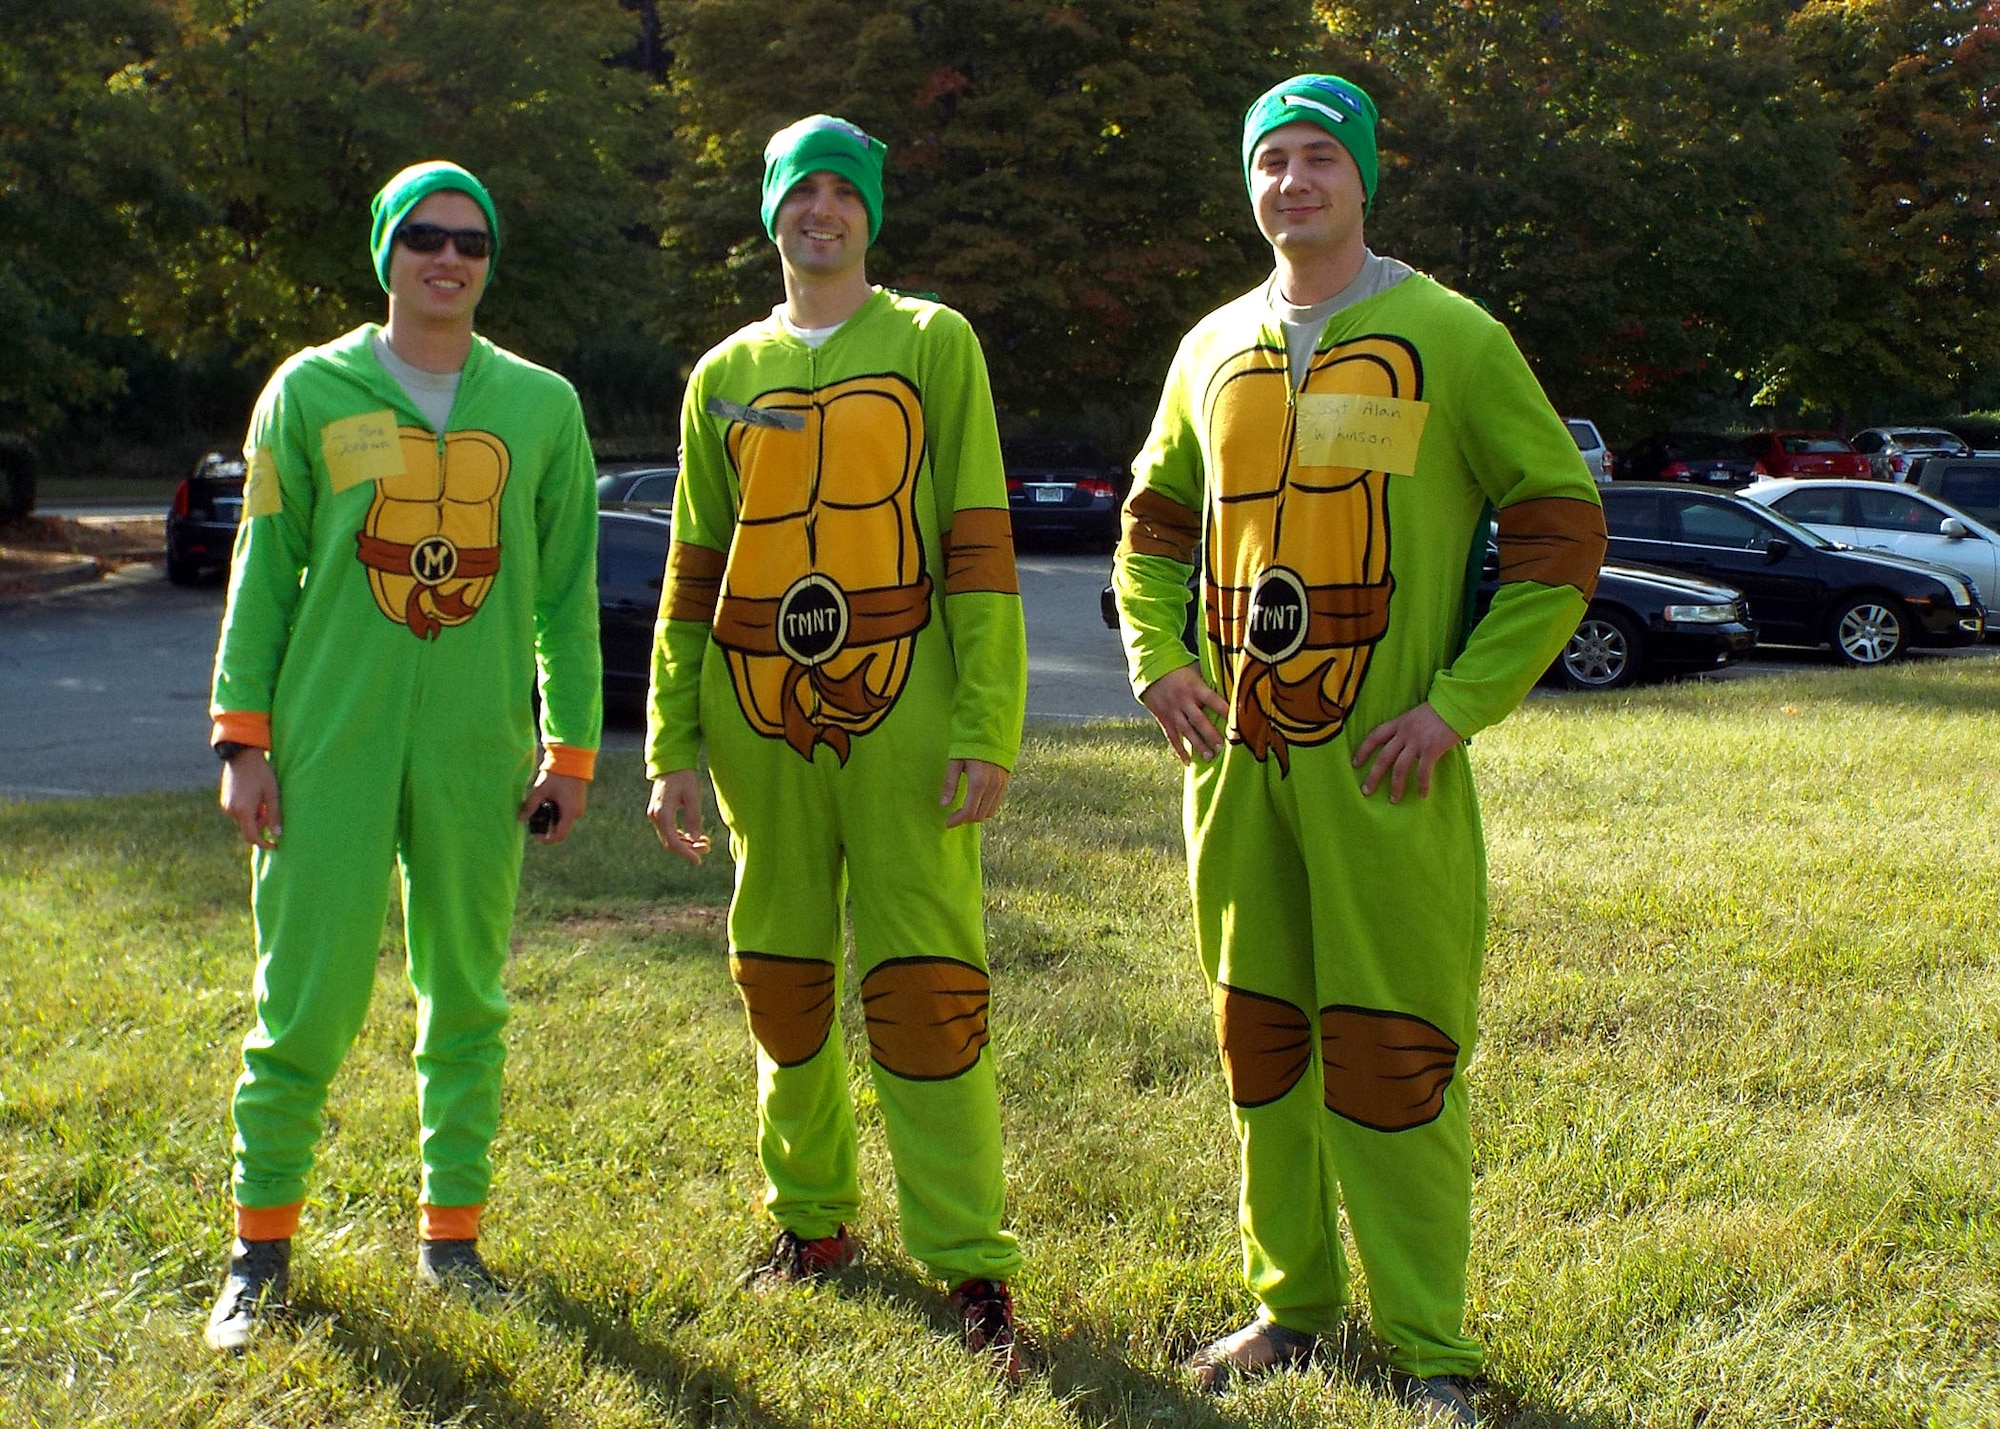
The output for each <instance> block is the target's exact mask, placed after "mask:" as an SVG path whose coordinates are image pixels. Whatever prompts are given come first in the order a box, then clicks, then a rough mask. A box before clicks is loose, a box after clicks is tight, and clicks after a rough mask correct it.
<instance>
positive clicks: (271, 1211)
mask: <svg viewBox="0 0 2000 1429" xmlns="http://www.w3.org/2000/svg"><path fill="white" fill-rule="evenodd" d="M304 1205H305V1202H304V1201H294V1202H292V1203H291V1204H290V1205H289V1206H238V1207H237V1208H236V1238H237V1239H238V1240H290V1239H291V1238H292V1237H293V1236H294V1235H296V1234H298V1229H299V1210H300V1208H301V1207H302V1206H304Z"/></svg>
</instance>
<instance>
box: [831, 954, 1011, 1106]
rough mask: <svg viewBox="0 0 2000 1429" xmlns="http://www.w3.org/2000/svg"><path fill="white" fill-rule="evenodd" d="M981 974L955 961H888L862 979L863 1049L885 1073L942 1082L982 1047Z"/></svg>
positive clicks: (967, 1066) (984, 990)
mask: <svg viewBox="0 0 2000 1429" xmlns="http://www.w3.org/2000/svg"><path fill="white" fill-rule="evenodd" d="M989 995H990V992H989V987H988V983H987V978H986V974H985V973H983V972H981V971H980V970H979V969H978V968H976V967H974V966H972V964H970V963H962V962H959V961H958V960H957V959H956V958H891V959H890V960H889V961H888V962H885V963H878V964H877V965H876V967H875V969H874V971H872V972H870V973H869V974H868V976H867V977H865V978H863V979H862V980H861V1008H862V1011H863V1012H864V1013H865V1014H866V1015H867V1018H868V1050H869V1053H870V1054H871V1055H872V1056H873V1057H874V1058H875V1062H876V1064H877V1065H878V1066H880V1067H881V1068H882V1069H883V1070H884V1071H889V1072H894V1073H895V1074H896V1075H897V1076H899V1077H904V1078H907V1079H908V1080H910V1081H913V1082H942V1081H946V1080H948V1079H950V1078H952V1077H956V1076H958V1075H959V1074H961V1073H963V1072H966V1071H969V1070H971V1068H972V1067H973V1065H974V1064H975V1063H977V1062H978V1061H979V1053H980V1051H981V1050H982V1049H983V1048H984V1047H985V1046H986V1040H987V1034H986V1010H987V1000H988V997H989Z"/></svg>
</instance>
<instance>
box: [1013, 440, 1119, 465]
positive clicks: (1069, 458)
mask: <svg viewBox="0 0 2000 1429" xmlns="http://www.w3.org/2000/svg"><path fill="white" fill-rule="evenodd" d="M1000 453H1001V460H1002V462H1003V463H1005V464H1006V465H1007V466H1010V467H1035V466H1040V467H1065V466H1080V467H1102V466H1104V465H1105V461H1104V453H1103V452H1101V451H1099V450H1098V449H1097V447H1096V446H1095V445H1093V444H1092V443H1090V442H1085V441H1066V440H1064V439H1063V438H1060V437H1024V438H1022V439H1020V440H1018V441H1011V442H1002V443H1001V444H1000Z"/></svg>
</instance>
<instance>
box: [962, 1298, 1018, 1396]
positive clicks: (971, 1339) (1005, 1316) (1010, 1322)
mask: <svg viewBox="0 0 2000 1429" xmlns="http://www.w3.org/2000/svg"><path fill="white" fill-rule="evenodd" d="M951 1308H952V1309H954V1310H956V1311H958V1318H959V1322H960V1323H961V1324H962V1325H963V1326H964V1329H965V1347H966V1348H967V1349H968V1350H971V1351H972V1353H973V1354H975V1355H978V1356H980V1357H981V1358H982V1359H984V1360H985V1361H986V1362H987V1364H988V1365H990V1366H991V1367H992V1369H993V1372H994V1374H996V1375H998V1376H999V1377H1000V1380H1001V1382H1002V1383H1003V1384H1005V1385H1007V1386H1008V1387H1009V1388H1010V1389H1011V1388H1013V1387H1014V1386H1015V1385H1018V1384H1019V1383H1020V1382H1021V1377H1022V1376H1023V1375H1025V1374H1026V1373H1027V1370H1028V1363H1027V1359H1026V1357H1025V1356H1024V1355H1023V1354H1022V1345H1021V1337H1020V1333H1019V1331H1018V1330H1017V1329H1016V1328H1015V1325H1014V1296H1013V1294H1012V1292H1010V1291H1009V1290H1008V1289H1007V1285H1006V1282H1005V1281H1001V1280H968V1281H966V1282H965V1283H964V1284H963V1285H961V1286H959V1287H958V1289H956V1290H954V1291H952V1292H951Z"/></svg>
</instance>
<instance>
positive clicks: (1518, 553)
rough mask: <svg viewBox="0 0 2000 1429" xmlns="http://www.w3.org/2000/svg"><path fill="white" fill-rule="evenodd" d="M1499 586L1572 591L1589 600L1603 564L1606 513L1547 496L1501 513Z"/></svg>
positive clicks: (1592, 504)
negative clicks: (1533, 585)
mask: <svg viewBox="0 0 2000 1429" xmlns="http://www.w3.org/2000/svg"><path fill="white" fill-rule="evenodd" d="M1496 544H1497V545H1498V546H1499V547H1500V583H1501V584H1502V585H1506V584H1507V583H1508V582H1509V581H1534V582H1536V583H1537V584H1539V585H1569V586H1575V587H1576V588H1577V589H1578V590H1580V591H1582V592H1583V598H1584V599H1585V600H1589V599H1590V597H1591V594H1592V593H1593V592H1594V591H1596V589H1597V568H1598V567H1599V566H1601V565H1603V564H1604V547H1605V540H1604V508H1603V507H1601V506H1599V505H1598V504H1597V503H1596V502H1595V501H1583V500H1579V499H1578V498H1576V497H1573V496H1543V497H1538V498H1537V499H1535V500H1533V501H1522V502H1517V503H1516V504H1515V505H1512V506H1503V507H1502V508H1501V509H1500V535H1499V539H1498V541H1497V543H1496Z"/></svg>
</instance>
